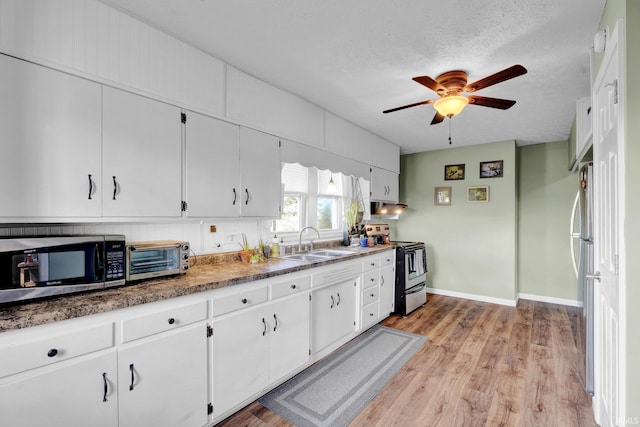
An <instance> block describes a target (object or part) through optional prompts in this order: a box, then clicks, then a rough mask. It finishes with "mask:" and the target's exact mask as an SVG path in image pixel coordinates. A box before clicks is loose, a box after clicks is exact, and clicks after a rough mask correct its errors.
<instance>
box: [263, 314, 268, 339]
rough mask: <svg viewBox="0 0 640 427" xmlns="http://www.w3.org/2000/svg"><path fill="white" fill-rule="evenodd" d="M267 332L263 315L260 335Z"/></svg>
mask: <svg viewBox="0 0 640 427" xmlns="http://www.w3.org/2000/svg"><path fill="white" fill-rule="evenodd" d="M266 334H267V322H266V321H265V320H264V317H263V318H262V336H265V335H266Z"/></svg>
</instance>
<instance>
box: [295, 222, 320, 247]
mask: <svg viewBox="0 0 640 427" xmlns="http://www.w3.org/2000/svg"><path fill="white" fill-rule="evenodd" d="M307 228H310V229H312V230H313V231H315V232H316V234H317V235H318V239H319V238H320V232H319V231H318V230H317V229H316V228H315V227H311V226H308V227H305V228H303V229H302V230H300V236H299V238H298V252H302V233H304V231H305V230H306V229H307ZM311 250H313V239H311Z"/></svg>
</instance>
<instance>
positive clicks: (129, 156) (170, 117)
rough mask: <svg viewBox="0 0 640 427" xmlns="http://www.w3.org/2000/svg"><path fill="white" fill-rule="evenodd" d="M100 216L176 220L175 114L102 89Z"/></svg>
mask: <svg viewBox="0 0 640 427" xmlns="http://www.w3.org/2000/svg"><path fill="white" fill-rule="evenodd" d="M102 126H103V141H102V142H103V178H102V181H103V183H104V187H105V188H104V191H103V192H102V195H103V215H104V216H107V217H180V216H181V214H182V210H181V199H182V198H181V196H182V123H181V121H180V109H178V108H177V107H174V106H172V105H168V104H164V103H161V102H158V101H154V100H151V99H148V98H144V97H142V96H137V95H134V94H131V93H128V92H124V91H121V90H117V89H113V88H110V87H107V86H105V87H104V88H103V121H102Z"/></svg>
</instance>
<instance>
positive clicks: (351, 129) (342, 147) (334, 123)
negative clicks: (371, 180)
mask: <svg viewBox="0 0 640 427" xmlns="http://www.w3.org/2000/svg"><path fill="white" fill-rule="evenodd" d="M325 117H326V121H325V142H326V144H325V148H326V150H327V151H330V152H332V153H335V154H338V155H340V156H343V157H347V158H350V159H353V160H357V161H359V162H362V163H365V164H368V165H375V164H376V163H377V157H378V146H377V136H375V135H374V134H372V133H370V132H368V131H366V130H364V129H362V128H359V127H358V126H355V125H353V124H351V123H350V122H348V121H346V120H343V119H341V118H339V117H337V116H334V115H333V114H330V113H326V114H325Z"/></svg>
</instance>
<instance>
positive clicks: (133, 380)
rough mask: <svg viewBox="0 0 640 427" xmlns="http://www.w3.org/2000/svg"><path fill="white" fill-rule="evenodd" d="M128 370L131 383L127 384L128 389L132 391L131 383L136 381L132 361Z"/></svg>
mask: <svg viewBox="0 0 640 427" xmlns="http://www.w3.org/2000/svg"><path fill="white" fill-rule="evenodd" d="M129 371H131V384H129V391H133V383H134V382H135V381H136V377H135V374H134V373H133V363H132V364H131V365H129Z"/></svg>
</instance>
